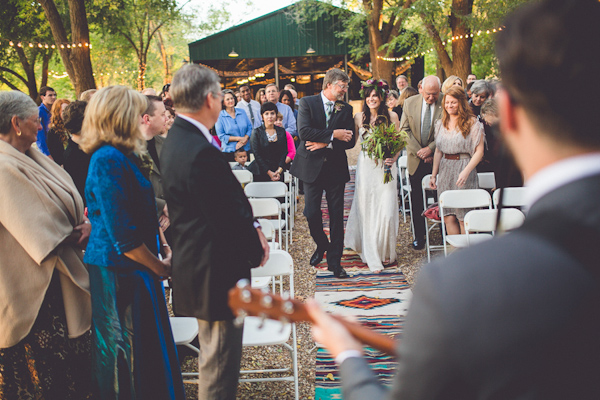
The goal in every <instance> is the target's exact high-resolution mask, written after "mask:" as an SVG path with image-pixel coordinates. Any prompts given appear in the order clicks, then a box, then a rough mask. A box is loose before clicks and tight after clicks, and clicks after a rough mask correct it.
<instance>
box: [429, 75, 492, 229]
mask: <svg viewBox="0 0 600 400" xmlns="http://www.w3.org/2000/svg"><path fill="white" fill-rule="evenodd" d="M484 142H485V135H484V133H483V125H482V124H481V122H479V121H477V119H476V117H475V116H474V115H473V112H472V111H471V108H470V107H469V103H467V96H466V95H465V91H464V90H463V89H462V88H461V87H459V86H451V87H450V88H449V89H448V92H447V93H445V95H444V111H443V114H442V119H441V120H438V121H436V123H435V146H436V148H435V155H434V157H433V170H432V173H431V180H430V182H429V186H430V187H431V188H432V189H437V192H438V197H439V196H440V195H441V194H442V193H443V192H445V191H446V190H460V189H477V188H478V184H477V171H476V169H475V167H476V166H477V164H479V162H480V161H481V158H482V157H483V146H484ZM438 172H439V175H438ZM468 211H469V210H468V209H450V208H449V209H444V214H447V215H445V216H444V223H445V225H446V230H447V232H448V235H457V234H460V233H464V232H465V227H464V223H463V221H464V219H465V214H466V213H467V212H468Z"/></svg>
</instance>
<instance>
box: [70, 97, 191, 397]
mask: <svg viewBox="0 0 600 400" xmlns="http://www.w3.org/2000/svg"><path fill="white" fill-rule="evenodd" d="M146 107H147V101H146V99H145V97H144V96H142V95H141V94H139V93H137V92H135V91H133V90H131V89H129V88H126V87H124V86H110V87H106V88H104V89H101V90H99V91H98V92H97V93H96V94H95V95H94V97H92V100H91V101H90V103H89V105H88V107H87V109H86V113H85V120H84V123H83V127H82V132H83V134H82V142H81V147H82V148H83V150H84V151H86V152H87V153H89V154H92V157H91V161H90V166H89V170H88V177H87V181H86V187H85V195H86V199H87V206H88V216H89V218H90V221H91V223H92V227H93V229H92V234H91V236H90V241H89V244H88V247H87V251H86V254H85V258H84V261H85V262H86V263H87V264H88V268H89V272H90V288H91V294H92V324H93V328H92V330H93V334H94V346H93V350H92V356H93V368H94V374H93V375H94V379H95V383H96V385H97V389H98V392H99V394H100V398H101V399H150V398H154V399H184V398H185V394H184V389H183V382H182V378H181V371H180V368H179V362H178V360H177V353H176V349H175V343H174V342H173V335H172V332H171V326H170V323H169V315H168V312H167V307H166V304H165V298H164V290H163V287H162V284H161V279H164V278H166V277H168V276H169V275H170V273H171V265H170V264H171V255H170V254H164V256H165V258H164V259H163V260H161V259H159V258H158V257H157V255H158V254H159V249H158V244H157V235H158V233H159V225H158V220H157V218H156V204H155V201H154V193H153V191H152V185H151V184H150V182H149V181H148V180H147V179H146V178H144V176H143V175H142V173H141V172H140V168H139V165H140V162H139V158H138V156H137V154H140V153H139V152H140V151H141V150H142V149H143V146H144V141H143V140H142V136H141V132H140V128H139V127H140V122H141V115H142V112H143V111H144V110H145V109H146ZM165 249H166V248H165ZM169 253H170V252H169Z"/></svg>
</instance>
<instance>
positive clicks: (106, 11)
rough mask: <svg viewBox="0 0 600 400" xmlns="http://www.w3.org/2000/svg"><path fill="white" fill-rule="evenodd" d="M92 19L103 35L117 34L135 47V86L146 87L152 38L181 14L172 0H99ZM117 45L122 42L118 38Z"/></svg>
mask: <svg viewBox="0 0 600 400" xmlns="http://www.w3.org/2000/svg"><path fill="white" fill-rule="evenodd" d="M94 7H95V9H94V21H95V22H96V23H97V24H98V25H99V26H100V27H101V29H102V32H103V33H104V36H105V37H106V38H111V40H113V41H114V40H115V37H120V38H121V39H122V40H124V41H125V45H127V46H129V47H130V48H132V49H133V50H134V51H135V54H136V56H137V60H138V78H137V86H138V90H142V89H144V87H145V78H146V68H147V59H148V51H149V49H150V44H151V42H152V39H153V38H154V37H155V35H156V34H157V32H158V31H159V29H160V28H161V27H162V26H163V25H165V23H167V22H168V21H171V20H173V19H176V18H177V17H179V16H180V11H179V10H180V8H179V7H178V5H177V2H176V1H175V0H99V1H96V2H95V6H94ZM118 43H119V45H124V43H122V42H118Z"/></svg>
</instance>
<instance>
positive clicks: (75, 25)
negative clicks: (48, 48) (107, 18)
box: [39, 0, 96, 95]
mask: <svg viewBox="0 0 600 400" xmlns="http://www.w3.org/2000/svg"><path fill="white" fill-rule="evenodd" d="M39 3H40V4H41V5H42V7H43V8H44V14H45V15H46V18H47V20H48V22H49V23H50V28H51V29H52V35H53V37H54V41H55V42H56V46H57V49H58V51H59V54H60V57H61V59H62V62H63V64H64V66H65V69H66V70H67V73H68V74H69V79H70V80H71V82H72V83H73V87H74V88H75V93H76V94H77V95H79V94H80V93H81V92H84V91H86V90H88V89H95V88H96V82H95V80H94V75H93V70H92V62H91V59H90V46H89V43H90V31H89V27H88V21H87V14H86V9H85V3H84V0H68V3H67V4H68V10H69V22H70V24H67V27H69V28H70V32H71V40H69V37H68V34H67V29H66V27H65V23H64V21H63V19H62V17H61V15H60V13H59V11H58V9H57V7H56V3H55V2H54V0H39ZM71 44H74V45H71Z"/></svg>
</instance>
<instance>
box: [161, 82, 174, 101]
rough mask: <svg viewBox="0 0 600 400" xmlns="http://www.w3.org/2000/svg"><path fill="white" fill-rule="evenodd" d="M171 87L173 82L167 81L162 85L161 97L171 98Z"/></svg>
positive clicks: (164, 98)
mask: <svg viewBox="0 0 600 400" xmlns="http://www.w3.org/2000/svg"><path fill="white" fill-rule="evenodd" d="M170 88H171V84H170V83H167V84H165V85H164V86H163V87H162V90H161V91H160V94H159V96H160V98H162V99H163V101H164V100H171V93H169V90H170Z"/></svg>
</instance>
